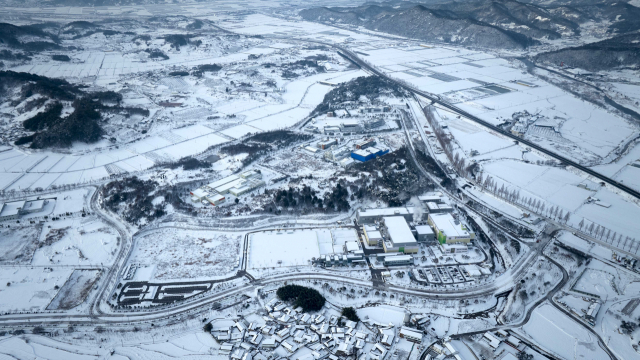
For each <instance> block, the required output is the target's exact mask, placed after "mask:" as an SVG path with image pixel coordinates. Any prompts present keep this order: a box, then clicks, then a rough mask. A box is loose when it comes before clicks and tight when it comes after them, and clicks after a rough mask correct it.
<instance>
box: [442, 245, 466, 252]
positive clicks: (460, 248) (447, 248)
mask: <svg viewBox="0 0 640 360" xmlns="http://www.w3.org/2000/svg"><path fill="white" fill-rule="evenodd" d="M440 247H441V248H442V252H443V253H444V254H464V253H466V252H467V251H468V250H469V249H468V248H467V244H465V243H461V244H441V245H440Z"/></svg>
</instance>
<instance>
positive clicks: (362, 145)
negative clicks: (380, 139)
mask: <svg viewBox="0 0 640 360" xmlns="http://www.w3.org/2000/svg"><path fill="white" fill-rule="evenodd" d="M372 146H376V141H375V140H374V139H367V140H364V141H361V142H359V143H357V144H356V149H366V148H369V147H372Z"/></svg>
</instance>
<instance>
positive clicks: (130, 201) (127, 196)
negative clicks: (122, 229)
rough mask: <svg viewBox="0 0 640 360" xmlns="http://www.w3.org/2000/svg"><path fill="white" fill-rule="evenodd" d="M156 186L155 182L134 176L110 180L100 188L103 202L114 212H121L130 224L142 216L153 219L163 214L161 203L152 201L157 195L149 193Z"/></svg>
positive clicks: (136, 221) (152, 191)
mask: <svg viewBox="0 0 640 360" xmlns="http://www.w3.org/2000/svg"><path fill="white" fill-rule="evenodd" d="M157 187H158V183H157V182H155V181H152V180H140V179H138V178H137V177H135V176H134V177H130V178H126V179H122V180H120V181H112V182H110V183H108V184H107V185H106V186H105V187H104V188H103V190H102V191H103V192H102V194H103V197H104V204H105V206H106V207H107V208H108V209H109V210H111V211H113V212H115V213H120V212H122V213H121V215H122V217H123V218H124V219H125V220H126V221H128V222H130V223H132V224H136V223H138V221H140V219H142V218H148V219H150V220H153V219H155V218H159V217H161V216H163V215H164V214H165V212H164V206H163V205H160V204H158V205H153V203H152V201H153V199H154V198H155V197H156V196H157V195H151V196H150V195H149V194H151V193H154V192H155V191H156V189H157ZM121 205H123V206H124V209H122V208H121Z"/></svg>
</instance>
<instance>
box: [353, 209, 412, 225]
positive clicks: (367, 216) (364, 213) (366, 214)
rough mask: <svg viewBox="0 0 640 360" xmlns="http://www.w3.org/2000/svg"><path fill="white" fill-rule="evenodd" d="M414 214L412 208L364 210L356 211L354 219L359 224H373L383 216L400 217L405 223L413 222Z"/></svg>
mask: <svg viewBox="0 0 640 360" xmlns="http://www.w3.org/2000/svg"><path fill="white" fill-rule="evenodd" d="M414 212H415V209H414V208H413V207H406V208H405V207H394V208H382V209H365V210H358V212H357V214H356V219H357V220H358V223H359V224H373V223H374V222H376V221H380V220H382V218H383V217H385V216H402V217H404V219H405V220H406V221H413V214H414ZM419 220H421V219H419Z"/></svg>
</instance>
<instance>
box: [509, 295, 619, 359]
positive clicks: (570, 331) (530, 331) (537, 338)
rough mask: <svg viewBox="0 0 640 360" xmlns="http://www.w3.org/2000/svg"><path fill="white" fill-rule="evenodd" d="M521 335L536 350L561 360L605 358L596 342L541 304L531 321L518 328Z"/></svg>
mask: <svg viewBox="0 0 640 360" xmlns="http://www.w3.org/2000/svg"><path fill="white" fill-rule="evenodd" d="M520 331H522V334H524V335H526V336H527V337H528V338H530V339H531V340H533V342H534V343H535V344H537V345H538V346H542V347H544V348H545V349H552V350H550V352H551V353H552V354H555V355H557V356H559V357H561V358H562V359H566V360H570V359H576V358H585V359H606V358H608V357H607V354H606V353H605V352H604V351H603V350H602V349H601V348H600V346H598V340H597V338H596V337H595V336H594V335H593V334H591V333H590V332H588V331H586V330H585V329H583V328H582V327H581V326H576V323H575V321H574V320H572V319H570V318H569V317H567V315H565V314H564V313H562V312H560V311H559V310H557V309H556V308H554V307H553V306H552V305H550V304H548V303H545V304H542V305H541V306H540V307H539V308H537V309H536V310H534V312H533V314H532V315H531V320H529V322H528V323H527V324H526V325H524V326H523V327H522V330H520Z"/></svg>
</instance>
